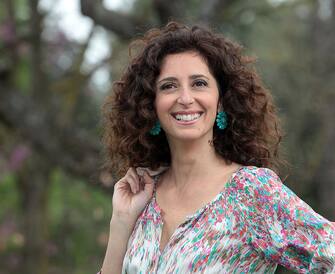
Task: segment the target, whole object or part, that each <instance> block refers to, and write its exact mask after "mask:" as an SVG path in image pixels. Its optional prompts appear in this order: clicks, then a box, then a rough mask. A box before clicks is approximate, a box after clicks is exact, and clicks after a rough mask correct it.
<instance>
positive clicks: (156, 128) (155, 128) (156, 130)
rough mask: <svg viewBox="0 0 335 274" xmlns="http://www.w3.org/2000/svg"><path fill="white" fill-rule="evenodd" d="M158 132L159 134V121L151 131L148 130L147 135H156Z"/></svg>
mask: <svg viewBox="0 0 335 274" xmlns="http://www.w3.org/2000/svg"><path fill="white" fill-rule="evenodd" d="M160 132H161V124H160V123H159V121H157V122H156V123H155V125H154V126H153V127H152V129H150V131H149V133H150V134H151V135H158V134H159V133H160Z"/></svg>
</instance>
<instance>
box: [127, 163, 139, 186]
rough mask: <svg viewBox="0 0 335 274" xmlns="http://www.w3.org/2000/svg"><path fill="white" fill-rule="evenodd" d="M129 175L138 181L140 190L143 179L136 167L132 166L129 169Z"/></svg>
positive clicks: (137, 184)
mask: <svg viewBox="0 0 335 274" xmlns="http://www.w3.org/2000/svg"><path fill="white" fill-rule="evenodd" d="M128 175H129V176H131V177H132V178H133V180H134V182H135V183H136V190H137V191H139V190H140V184H141V180H140V177H139V176H138V174H137V172H136V170H135V169H134V168H131V169H130V170H129V174H128Z"/></svg>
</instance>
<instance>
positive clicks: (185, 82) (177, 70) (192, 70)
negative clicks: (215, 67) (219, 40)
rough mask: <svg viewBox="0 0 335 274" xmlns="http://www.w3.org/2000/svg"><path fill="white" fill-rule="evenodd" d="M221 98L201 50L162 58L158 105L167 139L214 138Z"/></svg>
mask: <svg viewBox="0 0 335 274" xmlns="http://www.w3.org/2000/svg"><path fill="white" fill-rule="evenodd" d="M218 101H219V90H218V86H217V83H216V80H215V78H214V76H213V75H212V74H211V72H210V71H209V68H208V66H207V64H206V61H205V60H204V59H203V57H202V56H201V55H200V54H199V53H197V52H193V51H187V52H183V53H177V54H170V55H167V56H166V57H165V58H164V59H163V62H162V67H161V71H160V75H159V76H158V78H157V81H156V99H155V108H156V112H157V115H158V119H159V121H160V123H161V127H162V128H163V130H164V131H165V133H166V136H167V138H168V140H173V139H179V140H188V141H190V140H196V139H201V138H203V139H204V140H206V141H208V140H211V139H212V138H213V126H214V122H215V118H216V114H217V108H218Z"/></svg>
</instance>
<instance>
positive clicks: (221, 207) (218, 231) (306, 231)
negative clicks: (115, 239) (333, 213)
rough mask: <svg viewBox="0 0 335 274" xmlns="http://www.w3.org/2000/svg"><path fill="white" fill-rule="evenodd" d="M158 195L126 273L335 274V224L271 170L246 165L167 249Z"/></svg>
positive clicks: (131, 248)
mask: <svg viewBox="0 0 335 274" xmlns="http://www.w3.org/2000/svg"><path fill="white" fill-rule="evenodd" d="M158 177H159V175H157V176H156V177H155V179H157V178H158ZM156 181H157V180H156ZM155 193H156V192H154V195H153V198H152V199H151V200H150V201H149V203H148V204H147V206H146V207H145V209H144V211H143V212H142V214H141V215H140V216H139V218H138V220H137V222H136V224H135V227H134V230H133V233H132V235H131V236H130V238H129V241H128V247H127V251H126V254H125V257H124V261H123V269H122V273H123V274H126V273H128V274H135V273H136V274H147V273H176V274H177V273H182V274H184V273H239V274H240V273H274V272H275V270H276V267H277V264H281V265H283V266H284V267H286V268H288V269H291V270H294V271H295V272H298V273H335V223H332V222H330V221H328V220H326V219H325V218H323V217H322V216H320V215H318V214H317V213H315V212H314V211H313V210H312V208H311V207H310V206H308V205H307V204H306V203H305V202H303V201H302V200H301V199H299V198H298V197H297V196H296V195H295V194H294V193H293V192H292V191H291V190H290V189H289V188H287V187H286V186H285V185H284V184H283V183H282V182H281V180H280V179H279V177H278V176H277V175H276V174H275V173H274V172H273V171H272V170H270V169H267V168H258V167H254V166H243V167H241V168H239V169H238V170H237V171H236V172H235V173H234V174H233V175H232V176H231V178H230V180H229V182H228V183H227V184H226V185H225V187H224V189H223V190H222V191H221V192H220V193H219V194H218V195H217V196H216V197H215V198H214V199H213V200H212V201H211V202H209V203H208V204H206V205H205V206H204V207H202V208H200V209H199V210H198V211H197V212H196V213H195V214H192V215H190V216H187V217H186V219H185V221H184V222H183V223H182V224H180V225H179V227H178V228H177V229H176V230H175V232H174V233H173V235H172V236H171V238H170V239H169V241H168V243H167V244H166V246H165V248H164V250H163V251H160V249H159V245H160V238H161V234H162V227H163V220H162V217H161V210H160V208H159V205H158V204H157V202H156V198H155V197H156V196H155Z"/></svg>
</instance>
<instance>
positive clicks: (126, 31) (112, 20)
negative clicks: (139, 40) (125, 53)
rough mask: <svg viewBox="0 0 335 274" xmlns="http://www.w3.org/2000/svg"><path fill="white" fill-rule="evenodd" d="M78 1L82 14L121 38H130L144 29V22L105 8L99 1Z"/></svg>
mask: <svg viewBox="0 0 335 274" xmlns="http://www.w3.org/2000/svg"><path fill="white" fill-rule="evenodd" d="M80 3H81V12H82V14H83V15H86V16H88V17H90V18H91V19H92V20H93V21H94V23H95V24H98V25H101V26H103V27H105V28H106V29H108V30H110V31H112V32H114V33H115V34H117V35H118V36H119V37H120V38H122V39H126V40H128V39H132V38H134V37H135V36H136V35H137V34H138V32H139V31H143V30H144V29H145V27H144V26H145V23H144V22H142V21H141V22H139V21H138V20H136V19H135V18H134V17H131V16H129V15H126V14H122V13H120V12H116V11H113V10H107V9H106V8H105V7H104V6H103V5H102V3H101V2H100V1H95V0H81V1H80Z"/></svg>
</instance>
